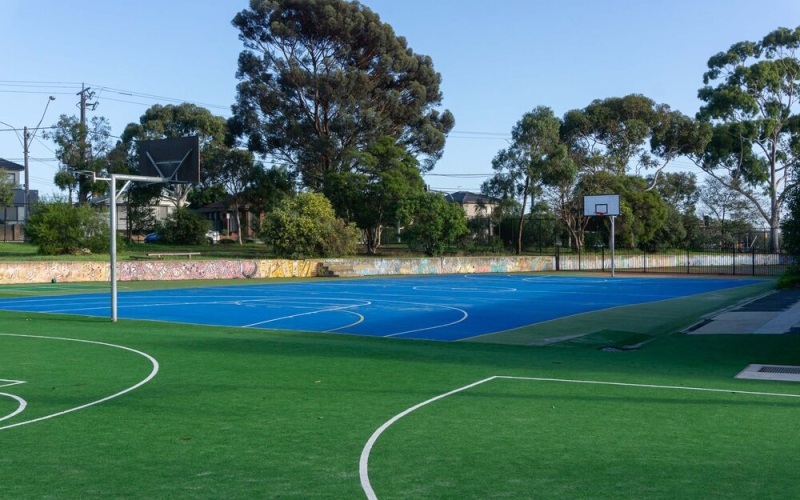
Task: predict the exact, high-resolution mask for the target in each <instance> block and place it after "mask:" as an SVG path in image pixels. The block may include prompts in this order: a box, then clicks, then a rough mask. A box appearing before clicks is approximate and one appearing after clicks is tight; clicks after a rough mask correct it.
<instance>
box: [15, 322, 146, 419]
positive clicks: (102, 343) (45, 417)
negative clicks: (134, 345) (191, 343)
mask: <svg viewBox="0 0 800 500" xmlns="http://www.w3.org/2000/svg"><path fill="white" fill-rule="evenodd" d="M0 335H2V336H7V337H25V338H30V339H44V340H65V341H69V342H81V343H84V344H95V345H101V346H106V347H114V348H116V349H122V350H124V351H128V352H132V353H134V354H138V355H140V356H143V357H145V358H147V359H148V360H149V361H150V363H152V365H153V369H152V370H151V371H150V374H149V375H148V376H147V377H145V378H144V379H143V380H142V381H140V382H139V383H137V384H135V385H132V386H131V387H128V388H127V389H123V390H122V391H119V392H117V393H115V394H112V395H110V396H106V397H104V398H102V399H98V400H97V401H92V402H91V403H86V404H84V405H81V406H77V407H75V408H70V409H68V410H64V411H60V412H58V413H53V414H52V415H45V416H44V417H39V418H34V419H32V420H26V421H24V422H17V423H15V424H10V425H6V426H4V427H0V431H2V430H5V429H11V428H12V427H19V426H21V425H27V424H32V423H34V422H41V421H42V420H48V419H50V418H53V417H60V416H61V415H66V414H67V413H72V412H74V411H78V410H83V409H85V408H88V407H90V406H94V405H97V404H100V403H105V402H106V401H109V400H111V399H114V398H116V397H119V396H122V395H123V394H126V393H128V392H131V391H132V390H134V389H138V388H139V387H141V386H143V385H144V384H146V383H148V382H150V381H151V380H152V379H153V377H155V376H156V374H157V373H158V369H159V365H158V361H156V359H155V358H154V357H152V356H150V355H149V354H146V353H144V352H142V351H137V350H136V349H131V348H130V347H125V346H121V345H116V344H108V343H106V342H96V341H94V340H82V339H70V338H65V337H47V336H43V335H21V334H17V333H0ZM12 397H13V396H12ZM17 413H18V412H17Z"/></svg>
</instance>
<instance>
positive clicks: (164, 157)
mask: <svg viewBox="0 0 800 500" xmlns="http://www.w3.org/2000/svg"><path fill="white" fill-rule="evenodd" d="M137 144H138V145H139V173H140V174H141V175H143V176H150V177H163V178H165V179H169V182H173V183H184V184H197V183H199V182H200V138H199V137H198V136H192V137H177V138H174V139H159V140H152V141H138V142H137Z"/></svg>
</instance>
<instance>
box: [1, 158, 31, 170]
mask: <svg viewBox="0 0 800 500" xmlns="http://www.w3.org/2000/svg"><path fill="white" fill-rule="evenodd" d="M0 168H2V169H5V170H18V171H22V170H25V167H23V166H22V165H20V164H19V163H14V162H13V161H8V160H5V159H3V158H0Z"/></svg>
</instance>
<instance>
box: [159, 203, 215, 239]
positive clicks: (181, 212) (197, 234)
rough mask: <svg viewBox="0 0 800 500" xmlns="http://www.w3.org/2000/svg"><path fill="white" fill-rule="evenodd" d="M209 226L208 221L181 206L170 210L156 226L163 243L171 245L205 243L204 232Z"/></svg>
mask: <svg viewBox="0 0 800 500" xmlns="http://www.w3.org/2000/svg"><path fill="white" fill-rule="evenodd" d="M210 228H211V224H210V223H209V221H207V220H205V219H203V218H202V217H201V216H200V215H199V214H197V213H196V212H193V211H192V210H189V209H188V208H185V207H181V208H178V209H177V210H175V211H174V212H172V213H171V214H170V215H169V216H167V218H166V219H164V220H163V221H161V223H159V224H158V225H157V226H156V231H157V232H158V233H159V234H160V235H161V239H162V241H163V242H164V243H169V244H171V245H205V244H207V243H208V240H207V239H206V232H207V231H208V230H209V229H210Z"/></svg>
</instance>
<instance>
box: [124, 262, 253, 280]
mask: <svg viewBox="0 0 800 500" xmlns="http://www.w3.org/2000/svg"><path fill="white" fill-rule="evenodd" d="M257 277H259V273H258V262H256V261H242V260H187V261H136V262H119V263H117V279H118V280H119V281H169V280H204V279H236V278H257Z"/></svg>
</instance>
